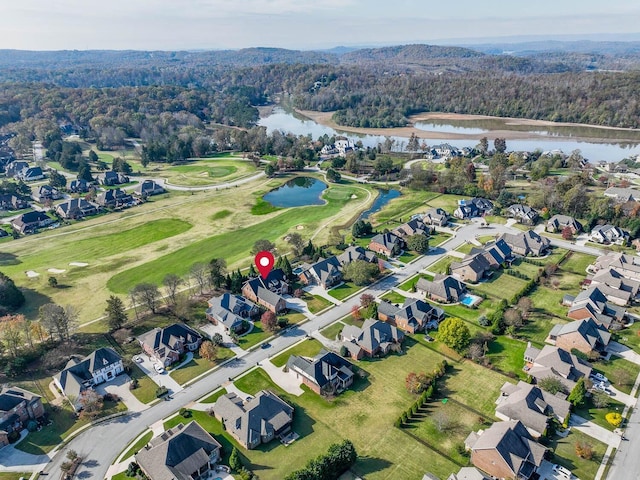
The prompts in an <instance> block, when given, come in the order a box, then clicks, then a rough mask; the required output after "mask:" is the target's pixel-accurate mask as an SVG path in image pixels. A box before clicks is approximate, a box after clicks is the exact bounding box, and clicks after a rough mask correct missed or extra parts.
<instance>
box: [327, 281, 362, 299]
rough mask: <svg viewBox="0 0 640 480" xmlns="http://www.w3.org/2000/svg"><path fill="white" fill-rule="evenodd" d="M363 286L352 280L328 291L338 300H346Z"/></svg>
mask: <svg viewBox="0 0 640 480" xmlns="http://www.w3.org/2000/svg"><path fill="white" fill-rule="evenodd" d="M363 288H364V287H359V286H357V285H355V284H354V283H352V282H344V283H343V284H342V285H338V286H337V287H335V288H332V289H331V290H329V292H328V293H329V295H331V296H332V297H333V298H335V299H337V300H344V299H345V298H347V297H349V296H351V295H353V294H354V293H356V292H357V291H359V290H362V289H363Z"/></svg>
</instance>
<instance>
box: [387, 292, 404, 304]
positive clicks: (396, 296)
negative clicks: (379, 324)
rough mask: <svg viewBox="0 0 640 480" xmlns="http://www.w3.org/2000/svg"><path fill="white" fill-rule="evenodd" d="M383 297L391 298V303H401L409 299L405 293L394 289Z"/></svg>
mask: <svg viewBox="0 0 640 480" xmlns="http://www.w3.org/2000/svg"><path fill="white" fill-rule="evenodd" d="M381 298H382V299H383V300H389V301H390V302H391V303H399V304H401V305H402V304H403V303H404V301H405V300H406V299H407V297H405V296H404V295H401V294H400V293H398V292H393V291H390V292H387V293H385V294H384V295H383V296H382V297H381Z"/></svg>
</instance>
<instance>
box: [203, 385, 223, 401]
mask: <svg viewBox="0 0 640 480" xmlns="http://www.w3.org/2000/svg"><path fill="white" fill-rule="evenodd" d="M226 394H227V389H226V388H221V389H220V390H218V391H216V392H215V393H212V394H211V395H209V396H208V397H207V398H205V399H204V400H200V401H201V402H202V403H215V402H216V400H217V399H219V398H220V397H221V396H222V395H226Z"/></svg>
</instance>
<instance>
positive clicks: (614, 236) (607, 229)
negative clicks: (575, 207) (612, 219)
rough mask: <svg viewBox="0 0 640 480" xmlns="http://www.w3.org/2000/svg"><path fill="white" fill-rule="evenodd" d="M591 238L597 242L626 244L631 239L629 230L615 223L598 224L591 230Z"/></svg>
mask: <svg viewBox="0 0 640 480" xmlns="http://www.w3.org/2000/svg"><path fill="white" fill-rule="evenodd" d="M590 239H591V241H592V242H596V243H613V244H615V245H624V244H625V243H627V242H628V241H629V232H627V231H625V230H623V229H621V228H620V227H615V226H613V225H608V224H607V225H596V226H595V227H593V230H591V236H590Z"/></svg>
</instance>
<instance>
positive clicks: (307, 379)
mask: <svg viewBox="0 0 640 480" xmlns="http://www.w3.org/2000/svg"><path fill="white" fill-rule="evenodd" d="M285 371H288V372H290V373H291V374H292V375H295V376H296V378H297V379H299V380H301V381H302V383H304V384H305V385H307V386H308V387H309V388H310V389H311V390H313V391H314V392H315V393H317V394H318V395H320V394H335V393H339V392H342V391H343V390H346V389H347V388H349V387H350V386H351V384H352V383H353V379H354V373H353V365H352V364H351V362H349V361H348V360H346V359H344V358H342V357H341V356H340V355H337V354H335V353H333V352H327V351H326V350H324V349H323V350H320V353H318V355H316V356H315V357H314V358H305V357H300V356H298V355H291V356H290V357H289V360H288V361H287V365H286V369H285Z"/></svg>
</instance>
